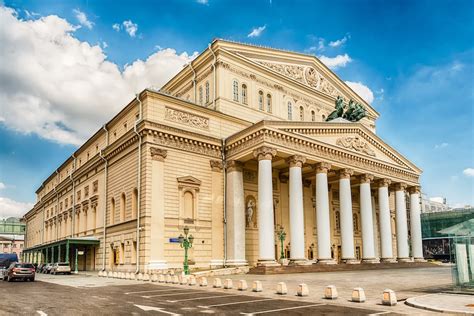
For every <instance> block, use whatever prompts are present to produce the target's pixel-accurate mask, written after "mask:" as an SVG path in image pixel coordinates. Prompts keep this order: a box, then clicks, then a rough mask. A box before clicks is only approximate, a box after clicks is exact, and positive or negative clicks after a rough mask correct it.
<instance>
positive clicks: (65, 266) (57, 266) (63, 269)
mask: <svg viewBox="0 0 474 316" xmlns="http://www.w3.org/2000/svg"><path fill="white" fill-rule="evenodd" d="M50 273H51V274H54V275H56V274H58V273H63V274H71V267H70V266H69V263H67V262H56V263H54V264H53V266H52V267H51V271H50Z"/></svg>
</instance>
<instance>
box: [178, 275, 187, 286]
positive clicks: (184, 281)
mask: <svg viewBox="0 0 474 316" xmlns="http://www.w3.org/2000/svg"><path fill="white" fill-rule="evenodd" d="M179 283H180V284H181V285H187V284H188V277H187V276H186V275H180V276H179Z"/></svg>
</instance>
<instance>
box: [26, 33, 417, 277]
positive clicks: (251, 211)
mask: <svg viewBox="0 0 474 316" xmlns="http://www.w3.org/2000/svg"><path fill="white" fill-rule="evenodd" d="M338 96H339V97H342V98H343V100H344V102H345V103H348V102H349V100H354V101H356V102H359V103H361V104H363V105H364V107H365V108H366V110H367V116H366V117H365V118H363V119H362V120H360V121H359V122H348V121H345V120H341V119H336V120H333V121H329V122H326V118H327V116H328V115H329V114H330V113H331V112H332V111H333V109H334V103H335V100H336V98H337V97H338ZM378 116H379V114H378V113H377V112H376V111H375V110H374V109H373V108H372V107H371V105H370V104H368V103H367V102H365V101H364V100H363V99H361V98H360V97H359V96H358V95H357V94H356V93H355V92H354V91H353V90H351V89H350V88H349V87H348V86H347V85H346V84H345V83H344V82H343V81H342V80H340V79H339V78H338V77H337V76H336V75H335V74H334V73H333V72H331V71H330V70H329V69H328V68H327V67H326V66H324V65H323V64H322V63H321V62H320V61H319V60H318V59H317V58H315V57H314V56H308V55H303V54H298V53H294V52H287V51H281V50H276V49H271V48H262V47H256V46H252V45H246V44H239V43H233V42H228V41H224V40H214V41H213V42H212V43H211V44H209V46H208V48H207V49H206V50H205V51H204V52H202V53H201V54H200V55H199V56H198V57H196V59H195V60H193V62H191V63H190V64H188V65H187V66H186V67H185V68H183V70H181V71H180V72H179V73H178V74H177V75H176V76H175V77H173V78H172V79H171V80H170V81H169V82H168V83H167V84H165V85H164V86H163V87H162V88H161V89H160V90H159V91H156V90H152V89H146V90H144V91H142V92H141V93H140V94H138V95H137V96H136V98H135V99H133V100H131V102H130V103H129V104H128V105H126V106H125V107H124V108H123V109H122V111H120V112H119V113H118V114H117V115H116V116H115V117H114V118H112V119H111V120H110V121H109V122H107V123H106V124H104V126H103V127H102V128H101V129H100V130H98V131H97V132H96V133H95V134H94V135H93V136H92V137H91V138H90V139H89V140H88V141H87V142H85V143H84V144H83V145H82V146H81V147H80V148H79V149H78V150H77V151H76V152H75V153H74V154H73V155H72V156H71V157H70V158H69V159H67V160H66V161H65V162H64V163H63V164H62V165H61V166H59V167H58V168H57V169H56V171H55V172H53V173H52V174H51V176H50V177H49V178H47V179H46V180H45V181H44V182H43V183H42V185H41V186H40V187H39V188H38V190H37V192H36V193H37V202H36V204H35V206H34V207H33V209H32V210H30V211H29V212H28V213H27V214H26V215H25V221H26V223H27V232H26V238H25V242H26V246H25V247H26V249H25V254H26V258H25V260H28V261H38V262H40V261H41V262H45V261H46V262H52V261H67V262H71V263H72V264H73V265H74V266H77V267H78V269H79V270H106V271H119V272H120V271H122V272H141V271H145V270H154V269H167V268H179V267H182V261H183V249H182V248H181V247H180V245H179V243H176V240H177V237H178V236H179V235H180V234H181V233H182V231H183V228H184V227H185V226H187V227H189V229H190V233H191V234H192V235H193V236H194V244H193V247H192V248H191V249H190V254H189V256H190V261H191V267H199V268H210V267H211V268H212V267H222V266H239V265H269V266H271V265H276V264H278V260H279V259H280V250H279V249H280V246H281V245H280V241H279V240H278V238H277V236H276V234H277V232H278V231H280V230H283V231H285V233H286V236H287V237H286V239H285V240H284V242H283V243H284V244H283V248H284V253H285V256H286V257H287V258H289V259H290V264H313V263H316V264H331V263H347V264H351V263H361V262H362V263H374V264H376V263H378V262H381V261H389V262H395V261H412V260H423V253H422V246H421V225H420V193H419V192H420V187H419V177H420V174H421V170H420V169H419V168H418V167H416V166H415V165H414V164H413V163H411V162H410V161H408V160H407V159H406V158H405V157H403V156H402V155H401V154H400V153H398V152H397V151H396V150H395V149H393V148H392V147H390V146H389V145H388V144H387V143H385V142H384V141H383V140H382V139H381V138H380V137H378V136H377V135H376V121H377V118H378Z"/></svg>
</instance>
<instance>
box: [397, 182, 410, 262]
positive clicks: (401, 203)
mask: <svg viewBox="0 0 474 316" xmlns="http://www.w3.org/2000/svg"><path fill="white" fill-rule="evenodd" d="M405 189H406V184H404V183H397V184H396V185H395V221H396V227H397V260H398V261H399V262H406V261H409V260H410V252H409V248H408V222H407V205H406V200H405Z"/></svg>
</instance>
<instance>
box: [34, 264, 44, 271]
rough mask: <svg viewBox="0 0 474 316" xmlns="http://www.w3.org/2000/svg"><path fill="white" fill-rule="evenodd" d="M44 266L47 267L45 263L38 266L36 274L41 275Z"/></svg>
mask: <svg viewBox="0 0 474 316" xmlns="http://www.w3.org/2000/svg"><path fill="white" fill-rule="evenodd" d="M44 265H45V264H44V263H40V264H38V266H37V267H36V273H41V272H42V270H43V267H44Z"/></svg>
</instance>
